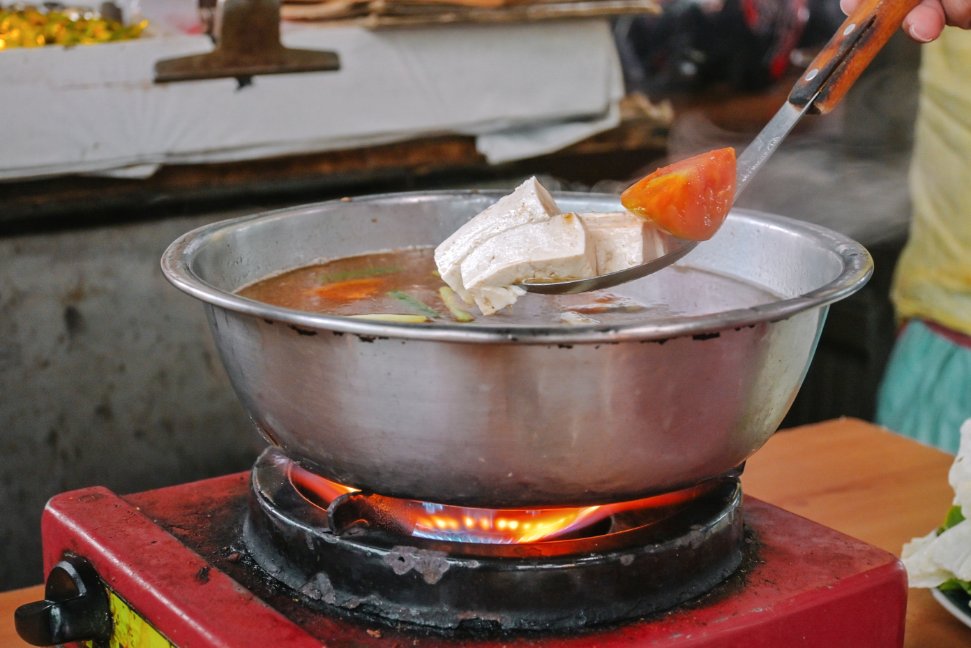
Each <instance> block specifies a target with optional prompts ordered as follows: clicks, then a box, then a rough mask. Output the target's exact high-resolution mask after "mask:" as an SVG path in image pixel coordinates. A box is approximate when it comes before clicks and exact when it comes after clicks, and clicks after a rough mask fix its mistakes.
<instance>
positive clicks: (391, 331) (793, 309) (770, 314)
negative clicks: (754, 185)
mask: <svg viewBox="0 0 971 648" xmlns="http://www.w3.org/2000/svg"><path fill="white" fill-rule="evenodd" d="M505 193H507V192H503V191H487V190H438V191H421V192H395V193H383V194H371V195H367V196H360V197H355V198H340V199H334V200H328V201H322V202H317V203H311V204H306V205H299V206H295V207H286V208H282V209H275V210H271V211H265V212H259V213H256V214H252V215H249V216H240V217H235V218H230V219H226V220H222V221H218V222H215V223H210V224H208V225H203V226H201V227H197V228H195V229H193V230H191V231H189V232H186V233H185V234H183V235H182V236H180V237H179V238H177V239H176V240H175V241H174V242H172V244H171V245H169V247H168V248H167V249H166V250H165V252H164V253H163V255H162V259H161V266H162V272H163V274H164V275H165V277H166V278H167V279H168V280H169V281H170V282H171V283H172V284H173V285H174V286H175V287H177V288H178V289H180V290H182V291H183V292H185V293H187V294H189V295H191V296H193V297H196V298H197V299H199V300H201V301H203V302H204V303H206V304H209V305H212V306H216V307H219V308H223V309H226V310H229V311H234V312H236V313H240V314H244V315H251V316H254V317H259V318H262V319H269V320H273V321H277V322H283V323H286V324H289V325H291V326H294V327H297V328H300V329H302V330H312V331H332V332H340V333H350V334H355V335H359V336H362V337H369V338H395V339H402V338H403V339H410V340H424V341H435V342H477V343H491V344H496V343H516V344H601V343H605V342H625V341H661V340H667V339H671V338H675V337H684V336H696V335H704V334H710V333H714V332H717V331H721V330H724V329H735V328H742V327H747V326H753V325H756V324H759V323H764V322H776V321H780V320H784V319H788V318H789V317H791V316H793V315H795V314H797V313H799V312H802V311H806V310H809V309H812V308H818V307H822V306H827V305H829V304H831V303H833V302H835V301H838V300H840V299H843V298H844V297H847V296H849V295H851V294H852V293H854V292H856V291H857V290H858V289H859V288H860V287H861V286H862V285H863V284H864V283H866V281H867V280H868V279H869V278H870V275H871V274H872V273H873V259H872V258H871V256H870V253H869V252H868V251H867V250H866V248H865V247H863V245H861V244H860V243H858V242H856V241H854V240H853V239H851V238H849V237H847V236H845V235H843V234H840V233H838V232H835V231H833V230H830V229H828V228H826V227H823V226H820V225H816V224H814V223H808V222H805V221H801V220H797V219H794V218H789V217H785V216H779V215H777V214H770V213H767V212H762V211H758V210H752V209H737V208H736V209H732V212H731V214H730V215H729V218H732V217H736V218H737V217H742V218H755V219H757V220H759V221H760V222H761V223H763V224H764V225H766V226H769V227H781V228H783V229H785V230H787V231H789V232H795V233H797V234H799V235H801V236H805V237H807V238H809V239H811V240H812V241H813V242H814V243H816V244H818V245H820V246H821V247H824V248H825V249H827V250H829V251H831V252H833V253H835V254H836V255H837V257H839V259H840V261H841V262H842V264H843V267H842V270H841V271H840V273H839V274H838V275H837V276H836V277H834V278H833V279H832V280H831V281H829V282H828V283H826V284H824V285H822V286H820V287H818V288H816V289H814V290H811V291H809V292H806V293H803V294H801V295H798V296H795V297H790V298H785V299H779V300H776V301H773V302H771V303H767V304H760V305H757V306H753V307H749V308H740V309H733V310H726V311H721V312H718V313H710V314H706V315H682V316H670V317H663V318H656V319H651V320H650V321H645V322H632V323H627V324H622V325H618V324H590V325H575V324H550V325H547V326H533V327H527V326H515V327H508V326H496V327H487V326H482V324H481V323H478V324H476V325H475V326H469V325H467V324H461V323H457V322H456V323H448V322H444V323H442V322H433V323H423V324H408V323H398V322H380V321H374V320H359V319H354V318H350V317H343V316H337V315H325V314H321V313H311V312H306V311H299V310H294V309H290V308H281V307H279V306H272V305H270V304H266V303H263V302H259V301H255V300H252V299H248V298H245V297H241V296H239V295H237V294H235V293H231V292H228V291H225V290H222V289H220V288H217V287H215V286H213V285H212V284H210V283H208V282H206V281H205V280H204V279H202V278H201V277H199V276H198V275H197V274H196V273H195V272H194V271H193V269H192V261H193V259H194V258H195V256H196V255H197V254H198V252H199V251H200V250H201V249H202V248H203V247H204V246H205V245H206V243H207V242H208V241H211V240H212V238H214V237H217V236H218V235H219V233H220V232H222V231H227V230H231V229H235V228H238V227H240V226H242V225H244V224H247V223H251V222H254V221H257V220H264V219H272V218H281V217H287V216H292V215H295V214H298V213H302V212H305V211H307V210H317V209H319V208H320V207H321V206H325V205H332V204H335V203H347V202H349V201H353V202H355V203H358V202H370V201H375V202H377V201H388V200H396V199H397V200H402V199H408V200H414V199H416V198H419V197H438V198H441V197H443V196H454V197H456V198H461V197H466V196H495V198H496V199H498V198H500V197H502V196H503V195H505ZM553 195H554V197H563V198H570V197H574V198H580V197H586V198H591V197H605V198H611V199H615V198H616V197H615V196H611V195H608V194H596V193H585V192H554V194H553ZM689 257H690V254H689ZM477 321H478V320H477Z"/></svg>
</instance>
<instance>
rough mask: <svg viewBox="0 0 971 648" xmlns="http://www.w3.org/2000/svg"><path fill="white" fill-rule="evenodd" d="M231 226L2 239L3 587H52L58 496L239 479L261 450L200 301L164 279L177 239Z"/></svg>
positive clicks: (170, 224) (167, 225)
mask: <svg viewBox="0 0 971 648" xmlns="http://www.w3.org/2000/svg"><path fill="white" fill-rule="evenodd" d="M227 216H228V215H227V214H218V215H210V216H199V217H192V218H189V217H186V218H169V219H166V220H158V221H153V222H142V223H130V224H122V225H117V224H116V225H111V226H104V227H95V228H85V229H72V230H62V231H56V232H46V233H38V234H30V235H21V236H13V237H9V238H0V590H6V589H10V588H13V587H18V586H23V585H28V584H33V583H39V582H41V581H42V579H43V577H44V574H43V571H42V567H41V560H40V526H39V520H40V515H41V511H42V510H43V507H44V504H45V502H46V500H47V499H48V498H49V497H50V496H52V495H54V494H56V493H59V492H62V491H66V490H71V489H75V488H81V487H85V486H91V485H104V486H107V487H108V488H110V489H112V490H114V491H115V492H117V493H122V494H123V493H129V492H136V491H140V490H145V489H148V488H154V487H158V486H162V485H167V484H174V483H180V482H185V481H189V480H194V479H199V478H202V477H205V476H210V475H217V474H225V473H228V472H233V471H237V470H243V469H245V468H248V467H249V465H250V464H251V463H252V461H253V460H254V459H255V456H256V454H257V453H258V451H259V449H260V448H261V447H262V446H263V442H262V440H261V439H260V438H259V435H258V434H257V432H256V431H255V429H254V428H253V427H252V425H251V423H250V422H249V419H248V417H247V416H246V415H245V413H244V412H243V410H242V407H241V406H240V405H239V403H238V401H237V400H236V398H235V395H234V394H233V392H232V388H231V387H230V385H229V382H228V379H227V378H226V376H225V374H224V372H223V369H222V365H221V363H220V361H219V358H218V357H217V355H216V352H215V349H214V346H213V345H212V342H211V339H210V336H209V331H208V327H207V324H206V321H205V314H204V312H203V307H202V305H201V303H199V302H198V301H196V300H194V299H192V298H190V297H188V296H186V295H184V294H183V293H181V292H180V291H178V290H176V289H175V288H173V287H172V286H171V285H169V283H168V282H167V281H166V280H165V279H164V277H163V276H162V273H161V270H160V269H159V259H160V257H161V254H162V251H163V250H164V249H165V247H166V246H167V245H168V244H169V243H170V242H171V241H172V240H174V239H175V238H176V237H177V236H179V235H180V234H182V233H183V232H186V231H188V230H189V229H192V228H194V227H196V226H198V225H202V224H204V223H205V222H209V221H211V220H215V219H217V218H224V217H227Z"/></svg>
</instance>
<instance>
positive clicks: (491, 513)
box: [290, 465, 707, 544]
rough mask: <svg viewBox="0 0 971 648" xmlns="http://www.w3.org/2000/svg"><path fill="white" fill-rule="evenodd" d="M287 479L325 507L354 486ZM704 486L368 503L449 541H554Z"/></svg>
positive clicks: (297, 471) (681, 498)
mask: <svg viewBox="0 0 971 648" xmlns="http://www.w3.org/2000/svg"><path fill="white" fill-rule="evenodd" d="M290 479H291V481H292V482H293V483H294V485H295V486H296V487H297V488H298V489H301V490H303V491H304V492H306V493H310V494H312V495H313V496H314V498H315V499H317V500H318V501H321V502H323V504H324V505H325V506H326V505H328V504H330V502H332V501H333V500H335V499H336V498H338V497H340V496H341V495H344V494H347V493H355V492H359V491H358V489H356V488H352V487H350V486H344V485H343V484H339V483H337V482H333V481H330V480H329V479H325V478H324V477H320V476H318V475H314V474H313V473H310V472H308V471H306V470H304V469H302V468H300V467H299V466H296V465H292V466H291V468H290ZM706 489H707V486H704V485H702V486H694V487H692V488H687V489H684V490H679V491H674V492H672V493H666V494H663V495H655V496H653V497H645V498H642V499H637V500H631V501H628V502H618V503H613V504H601V505H596V506H577V507H554V508H539V509H519V508H513V509H490V508H476V507H468V506H453V505H450V504H437V503H431V502H421V501H418V500H409V499H397V498H392V497H384V496H381V495H372V496H370V497H369V498H368V502H369V503H370V504H371V505H373V506H374V507H375V508H376V509H380V510H381V512H382V513H384V514H387V515H389V516H391V517H392V519H394V520H395V521H396V523H397V524H398V525H400V527H401V528H403V529H405V530H406V531H408V532H409V533H410V534H411V535H412V536H414V537H418V538H427V539H432V540H443V541H449V542H470V543H485V544H524V543H531V542H541V541H545V540H555V539H557V538H562V537H563V536H565V535H568V534H570V533H572V532H574V531H577V530H579V529H582V528H584V527H588V526H590V525H593V524H596V523H597V522H599V521H601V520H603V519H605V518H607V517H610V516H611V515H615V514H617V513H621V512H624V511H632V510H643V509H653V508H661V507H669V506H674V505H677V504H680V503H682V502H686V501H688V500H691V499H694V498H695V497H697V496H698V495H699V494H700V493H702V492H703V491H704V490H706Z"/></svg>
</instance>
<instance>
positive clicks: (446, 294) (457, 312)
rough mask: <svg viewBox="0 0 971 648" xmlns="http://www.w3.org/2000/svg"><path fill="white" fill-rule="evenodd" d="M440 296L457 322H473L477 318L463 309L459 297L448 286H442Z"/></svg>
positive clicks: (439, 290)
mask: <svg viewBox="0 0 971 648" xmlns="http://www.w3.org/2000/svg"><path fill="white" fill-rule="evenodd" d="M438 295H439V297H441V298H442V301H443V302H445V306H446V307H447V308H448V311H449V312H450V313H451V314H452V317H454V318H455V321H456V322H472V321H474V320H475V318H474V317H472V313H470V312H469V311H467V310H464V309H463V308H462V305H461V301H460V300H459V296H458V295H456V294H455V291H454V290H452V289H451V288H449V287H448V286H442V287H441V288H439V289H438Z"/></svg>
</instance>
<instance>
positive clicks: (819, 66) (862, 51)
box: [789, 0, 920, 113]
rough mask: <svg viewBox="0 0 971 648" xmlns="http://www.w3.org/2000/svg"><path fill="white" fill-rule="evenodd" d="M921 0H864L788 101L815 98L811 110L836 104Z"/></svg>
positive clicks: (801, 102)
mask: <svg viewBox="0 0 971 648" xmlns="http://www.w3.org/2000/svg"><path fill="white" fill-rule="evenodd" d="M918 4H920V0H863V2H861V3H860V5H859V6H858V7H857V8H856V10H855V11H854V12H853V13H851V14H850V15H849V16H848V17H847V18H846V20H845V21H844V22H843V24H842V25H840V28H839V29H838V30H837V31H836V34H835V35H834V36H833V37H832V38H831V39H830V40H829V42H828V43H826V45H825V46H824V47H823V49H822V50H821V51H820V52H819V54H817V55H816V58H814V59H813V61H812V63H810V64H809V67H807V68H806V71H805V72H804V73H803V75H802V76H801V77H800V78H799V81H797V82H796V85H795V86H793V88H792V92H790V93H789V103H791V104H794V105H796V106H804V105H805V104H806V103H807V102H809V101H812V102H813V105H812V106H811V108H810V111H811V112H815V113H828V112H829V111H831V110H832V109H833V108H835V107H836V104H838V103H839V102H840V101H841V100H842V99H843V97H844V96H845V95H846V93H847V92H848V91H849V89H850V88H851V87H852V86H853V84H854V83H855V82H856V80H857V78H858V77H859V76H860V74H862V73H863V70H865V69H866V67H867V66H868V65H869V64H870V61H872V60H873V58H874V57H875V56H876V55H877V53H878V52H879V51H880V50H881V49H883V46H884V45H886V43H887V41H888V40H890V37H891V36H893V34H894V32H896V31H897V29H899V28H900V25H901V23H903V21H904V16H906V15H907V14H908V13H909V12H910V10H911V9H913V8H914V7H916V6H917V5H918ZM817 92H818V93H819V95H818V96H816V93H817ZM814 96H816V98H815V99H813V97H814Z"/></svg>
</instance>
